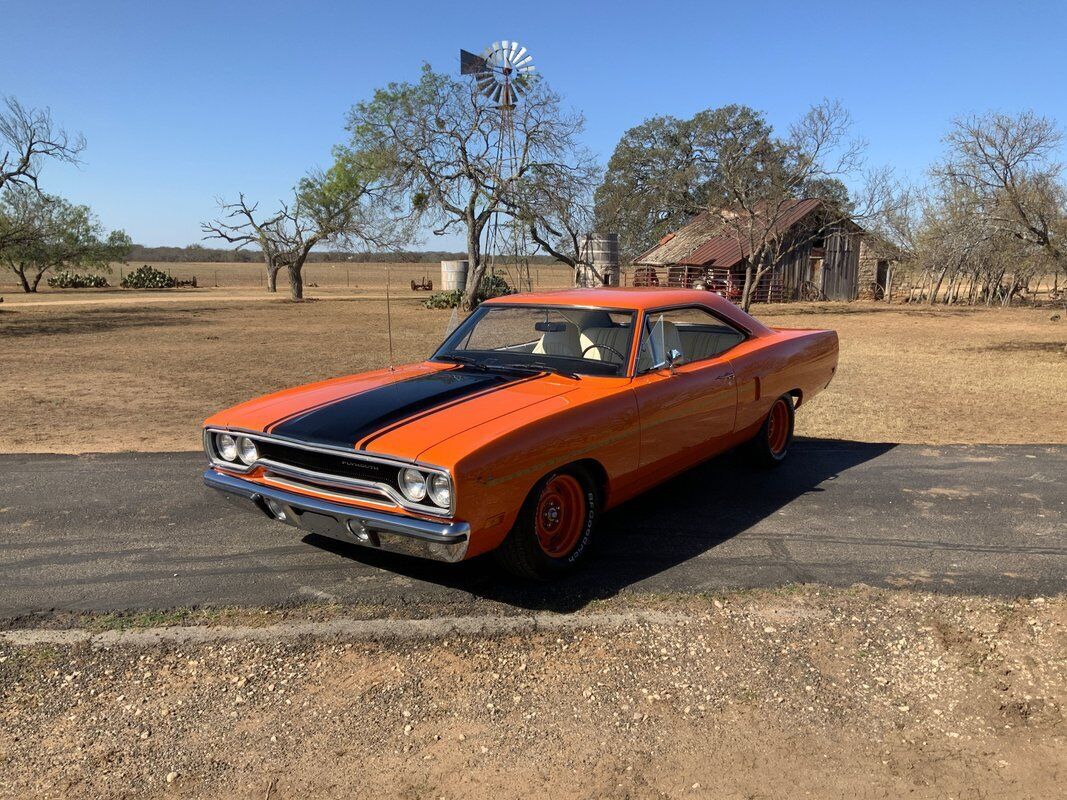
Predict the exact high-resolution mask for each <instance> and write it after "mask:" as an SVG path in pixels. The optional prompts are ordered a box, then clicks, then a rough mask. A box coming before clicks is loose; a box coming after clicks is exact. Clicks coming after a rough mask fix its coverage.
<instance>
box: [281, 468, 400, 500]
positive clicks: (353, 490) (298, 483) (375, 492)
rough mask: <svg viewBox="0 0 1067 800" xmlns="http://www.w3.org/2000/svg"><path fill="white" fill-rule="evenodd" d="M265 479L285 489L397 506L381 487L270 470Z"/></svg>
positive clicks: (339, 498)
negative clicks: (342, 483) (316, 478)
mask: <svg viewBox="0 0 1067 800" xmlns="http://www.w3.org/2000/svg"><path fill="white" fill-rule="evenodd" d="M263 479H264V481H266V482H267V483H269V484H271V485H272V486H281V487H282V488H284V489H303V490H305V491H311V492H315V493H316V494H319V495H326V496H328V497H333V498H336V499H338V500H369V501H370V502H372V503H378V504H382V503H387V504H388V505H391V506H395V505H396V503H395V502H394V501H393V500H392V499H391V498H389V497H386V495H385V494H384V493H383V492H382V491H381V490H380V489H361V488H358V487H354V486H338V485H337V484H331V483H324V482H321V481H315V480H311V479H309V478H293V477H290V476H288V475H278V474H276V473H274V472H268V473H267V474H266V475H264V476H263Z"/></svg>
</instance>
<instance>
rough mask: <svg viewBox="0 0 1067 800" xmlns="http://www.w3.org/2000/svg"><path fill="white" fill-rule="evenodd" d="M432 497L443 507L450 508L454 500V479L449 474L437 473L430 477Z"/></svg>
mask: <svg viewBox="0 0 1067 800" xmlns="http://www.w3.org/2000/svg"><path fill="white" fill-rule="evenodd" d="M430 499H431V500H433V501H434V502H435V503H437V505H439V506H441V508H448V506H449V504H450V503H451V502H452V481H450V480H449V479H448V476H447V475H441V474H439V473H435V474H434V475H433V477H431V478H430Z"/></svg>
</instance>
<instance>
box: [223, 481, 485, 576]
mask: <svg viewBox="0 0 1067 800" xmlns="http://www.w3.org/2000/svg"><path fill="white" fill-rule="evenodd" d="M204 483H205V484H206V485H208V486H210V487H211V488H212V489H217V490H218V491H220V492H222V494H223V496H224V497H226V498H227V499H228V500H231V501H234V502H236V503H238V504H239V505H241V506H242V507H244V508H246V509H249V510H253V509H254V510H256V511H258V512H260V513H261V514H264V515H265V516H267V517H269V518H270V519H272V520H275V521H277V522H284V523H286V524H287V525H292V526H294V527H296V528H300V529H302V530H306V531H309V532H311V533H317V534H319V535H320V536H328V537H330V538H332V539H338V540H340V541H342V542H349V543H351V544H358V545H361V546H363V547H370V548H372V549H375V550H387V551H389V552H391V553H404V554H405V555H413V556H419V557H421V558H431V559H433V560H435V561H449V562H455V561H462V560H463V557H464V556H465V555H466V554H467V545H468V543H469V541H470V525H469V524H467V523H466V522H444V521H441V522H434V521H430V520H424V519H416V518H414V517H405V516H401V515H399V514H389V513H386V512H382V511H372V510H370V509H365V508H358V507H356V506H349V505H343V504H341V503H331V502H330V501H328V500H319V499H318V498H315V497H308V496H306V495H302V494H297V493H295V492H287V491H285V490H284V489H277V488H274V487H273V486H263V485H262V484H258V483H254V482H253V481H249V480H245V479H244V478H236V477H234V476H232V475H226V474H224V473H221V472H217V471H215V470H214V469H210V468H209V469H208V470H206V471H205V472H204Z"/></svg>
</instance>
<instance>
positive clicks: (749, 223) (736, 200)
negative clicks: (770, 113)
mask: <svg viewBox="0 0 1067 800" xmlns="http://www.w3.org/2000/svg"><path fill="white" fill-rule="evenodd" d="M693 123H694V125H695V127H696V128H697V132H696V133H695V135H694V137H693V138H694V145H695V147H696V152H697V155H698V158H699V159H702V160H704V161H705V162H706V167H705V169H706V174H707V175H708V176H709V178H708V181H707V183H706V185H705V187H704V192H705V195H706V198H707V199H706V202H707V203H708V207H707V209H706V210H707V213H708V214H709V215H710V216H711V217H712V218H713V219H714V220H715V221H716V222H717V224H718V226H719V227H720V228H721V230H722V231H723V232H724V234H725V235H727V236H730V237H731V238H733V239H734V240H735V241H736V242H737V245H738V248H739V249H740V251H741V253H742V254H744V256H745V283H744V288H743V290H742V294H741V306H742V308H744V309H746V310H747V309H748V308H749V307H750V306H751V304H752V301H753V298H754V293H755V290H756V287H757V286H758V285H759V283H760V280H761V279H762V278H763V277H764V275H766V274H767V273H768V272H770V271H771V270H772V269H774V266H775V264H776V263H778V262H779V261H780V260H781V259H782V258H784V257H785V256H787V255H788V254H789V253H791V252H793V251H795V250H797V249H799V248H801V247H804V246H806V245H808V244H810V243H811V242H813V241H815V240H816V239H821V238H823V237H824V236H825V235H826V234H827V233H828V232H831V231H833V230H835V229H837V228H839V227H841V226H843V225H845V224H847V223H849V222H858V221H864V220H869V219H873V218H875V217H878V216H881V215H884V214H885V212H886V209H887V207H888V206H889V205H890V203H891V197H892V184H891V181H890V178H889V174H888V173H887V172H885V171H873V172H868V173H866V174H864V173H863V158H862V157H863V152H864V149H865V143H864V142H862V141H860V140H857V139H852V138H850V136H849V130H850V127H851V120H850V118H849V114H848V112H847V111H846V110H845V109H844V108H843V107H842V106H841V104H840V103H838V102H836V101H829V100H827V101H824V102H822V103H820V104H818V105H816V106H813V107H812V108H811V109H810V110H809V111H808V112H807V113H806V114H805V115H804V116H803V117H801V118H800V119H799V120H798V121H797V122H796V123H794V124H793V125H792V126H791V127H790V129H789V132H788V135H787V136H786V137H785V138H783V139H779V138H777V137H776V136H774V134H773V131H772V130H771V128H770V126H769V125H767V123H766V122H765V121H764V120H763V116H762V115H761V114H758V113H757V112H753V111H752V110H751V109H746V108H744V107H737V106H727V107H726V108H723V109H716V110H714V111H710V112H702V114H698V115H697V117H696V118H694V120H693ZM857 179H862V184H861V186H860V188H859V189H858V190H857V191H855V192H854V193H852V194H850V193H849V192H848V190H847V189H846V188H845V184H844V181H845V180H853V181H855V180H857ZM806 198H813V199H819V200H821V201H822V206H821V208H820V211H819V214H818V215H817V216H815V217H813V218H812V220H813V221H812V222H810V223H809V224H806V225H804V226H797V225H795V224H793V212H794V209H795V207H796V204H797V202H798V201H799V200H800V199H806Z"/></svg>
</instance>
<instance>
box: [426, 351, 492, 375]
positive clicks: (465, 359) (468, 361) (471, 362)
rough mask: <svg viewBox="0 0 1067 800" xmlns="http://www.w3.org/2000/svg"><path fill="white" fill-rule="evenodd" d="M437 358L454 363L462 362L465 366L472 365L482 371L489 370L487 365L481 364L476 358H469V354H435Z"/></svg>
mask: <svg viewBox="0 0 1067 800" xmlns="http://www.w3.org/2000/svg"><path fill="white" fill-rule="evenodd" d="M437 358H438V359H439V360H441V361H451V362H453V363H455V364H462V365H463V366H465V367H474V368H475V369H479V370H481V371H482V372H489V367H488V366H486V365H485V364H483V363H482V362H481V361H479V360H478V359H476V358H471V357H470V356H456V355H451V354H449V355H443V356H437Z"/></svg>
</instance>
